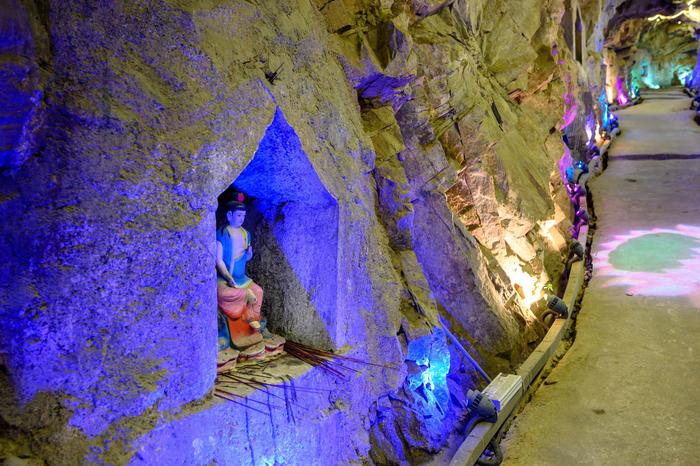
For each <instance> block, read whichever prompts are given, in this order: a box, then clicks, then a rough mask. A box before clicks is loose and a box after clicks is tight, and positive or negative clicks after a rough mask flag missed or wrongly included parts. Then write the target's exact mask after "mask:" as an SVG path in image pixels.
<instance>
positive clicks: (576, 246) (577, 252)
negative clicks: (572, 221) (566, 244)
mask: <svg viewBox="0 0 700 466" xmlns="http://www.w3.org/2000/svg"><path fill="white" fill-rule="evenodd" d="M570 248H571V252H572V253H573V254H574V256H576V257H577V258H578V260H582V259H583V255H584V254H585V249H584V247H583V244H581V243H580V242H578V241H577V240H573V241H572V242H571V246H570Z"/></svg>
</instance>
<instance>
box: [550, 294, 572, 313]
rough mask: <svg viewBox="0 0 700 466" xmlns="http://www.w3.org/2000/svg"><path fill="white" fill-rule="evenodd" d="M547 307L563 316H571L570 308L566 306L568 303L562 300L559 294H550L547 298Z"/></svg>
mask: <svg viewBox="0 0 700 466" xmlns="http://www.w3.org/2000/svg"><path fill="white" fill-rule="evenodd" d="M547 307H548V308H550V309H551V310H553V311H554V312H556V313H557V314H559V315H560V316H562V317H568V316H569V308H568V307H566V303H565V302H564V301H562V300H561V299H560V298H559V297H558V296H550V297H549V298H548V299H547Z"/></svg>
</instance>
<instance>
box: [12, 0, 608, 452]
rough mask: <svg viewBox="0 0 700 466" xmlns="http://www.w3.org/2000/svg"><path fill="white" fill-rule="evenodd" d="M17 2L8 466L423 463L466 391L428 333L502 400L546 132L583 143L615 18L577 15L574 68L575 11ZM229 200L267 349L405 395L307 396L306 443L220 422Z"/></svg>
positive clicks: (349, 386)
mask: <svg viewBox="0 0 700 466" xmlns="http://www.w3.org/2000/svg"><path fill="white" fill-rule="evenodd" d="M7 2H9V3H8V6H9V8H8V9H3V14H2V17H1V18H0V19H1V21H2V22H0V27H1V29H0V30H1V31H2V34H3V37H7V40H5V39H4V40H3V41H2V48H3V54H2V56H1V60H2V63H1V64H0V67H1V68H0V69H2V75H0V81H2V82H1V83H0V86H1V88H2V89H3V90H4V91H6V92H3V95H2V97H0V98H1V99H4V100H3V103H4V104H5V105H3V110H2V112H4V113H3V115H2V116H3V118H4V120H3V121H7V124H4V125H3V126H2V129H1V132H0V142H1V143H2V147H1V148H0V151H1V152H0V169H1V170H2V172H1V174H0V176H1V177H2V180H1V182H0V214H1V215H2V216H3V218H5V219H8V220H9V221H5V222H3V223H2V226H1V227H0V229H1V230H2V237H3V239H4V241H3V243H2V249H0V251H1V254H2V259H3V263H6V264H8V265H7V267H6V268H5V269H4V270H3V271H2V272H1V274H2V275H1V276H2V288H1V289H2V295H1V296H2V302H3V306H2V315H1V318H2V327H1V328H2V333H1V334H0V338H1V339H0V349H1V351H2V355H3V363H4V367H5V368H6V371H5V372H4V373H3V377H4V379H3V383H2V384H1V385H2V389H3V395H4V396H3V398H2V399H3V404H2V406H1V409H0V413H1V414H2V419H3V424H2V425H3V427H6V430H7V431H8V432H9V434H8V438H12V439H13V441H14V442H15V445H16V449H17V450H16V451H19V450H21V449H22V448H25V449H29V450H30V451H31V453H32V454H33V455H35V456H38V457H41V458H45V459H46V460H47V461H48V462H49V463H50V464H71V463H74V462H75V461H76V460H78V461H79V460H80V459H82V460H83V461H86V462H89V463H105V464H106V463H126V462H133V463H139V462H145V463H148V462H159V461H166V462H167V461H174V462H182V463H188V464H190V463H191V464H203V463H207V462H210V461H213V460H215V459H216V460H219V459H221V458H225V459H226V461H225V462H226V463H227V464H253V463H259V462H260V461H262V460H261V458H267V459H265V461H268V460H269V461H271V462H272V463H271V464H274V462H275V461H276V462H278V463H284V462H285V461H292V462H295V463H296V464H302V463H306V464H335V463H337V462H341V461H346V460H347V461H357V462H361V461H368V460H369V458H371V459H372V461H375V462H377V463H379V464H384V463H392V464H393V463H400V462H402V461H409V462H415V461H419V460H421V459H425V458H427V457H429V456H430V455H432V454H434V453H436V452H437V451H438V450H439V449H440V448H441V447H442V446H443V445H444V443H445V441H446V439H447V437H448V435H449V434H450V431H451V429H452V426H453V425H455V423H460V422H462V421H464V419H463V417H464V408H465V401H464V393H463V391H464V388H465V387H472V386H474V385H475V384H476V381H477V379H476V376H475V375H474V371H473V368H471V367H469V366H465V365H463V364H462V362H461V361H460V360H459V358H460V356H459V355H458V353H455V352H454V348H450V349H449V352H450V353H449V355H447V353H446V351H448V350H446V349H445V348H444V344H443V343H444V335H443V334H442V333H441V332H436V331H435V330H434V329H435V328H436V327H439V326H440V323H439V316H441V317H442V318H443V319H444V320H445V321H446V322H448V324H449V326H450V327H451V330H452V332H454V333H455V334H456V335H457V336H458V338H460V339H461V340H462V342H463V343H464V345H465V346H466V347H467V349H468V350H469V351H471V352H472V353H473V354H474V355H475V356H476V358H477V359H478V360H479V361H480V362H481V363H482V364H483V365H484V367H485V368H486V370H487V371H489V372H490V373H492V374H493V375H495V374H496V373H497V372H499V371H504V372H505V371H511V370H513V368H515V367H516V366H517V365H518V363H519V362H520V361H522V360H523V359H524V358H525V357H526V356H527V354H528V353H529V351H530V349H531V348H533V347H534V346H535V345H536V344H537V342H538V339H539V338H540V337H541V336H542V335H543V333H544V328H543V327H542V325H541V324H540V323H539V321H538V320H537V318H536V316H537V315H538V314H539V313H541V312H542V310H543V303H542V300H541V299H540V298H541V297H542V296H543V291H544V289H545V287H547V285H551V286H552V287H556V283H557V282H558V280H559V277H560V275H561V273H562V268H563V266H562V265H561V264H562V258H563V256H562V254H563V253H565V246H566V243H567V238H568V237H569V236H568V235H569V234H568V232H567V229H568V227H569V226H570V219H571V218H572V212H571V208H570V204H569V200H568V198H567V196H566V192H565V190H564V188H563V184H562V178H561V176H560V173H559V170H558V162H559V159H560V157H561V156H562V153H564V151H565V147H564V145H563V143H562V141H561V134H560V131H559V130H560V129H562V128H563V126H564V125H565V123H566V122H565V120H562V115H566V114H571V116H572V118H576V119H578V120H577V121H584V120H585V119H586V118H588V117H589V115H590V114H591V112H592V111H593V110H592V109H593V104H592V103H591V102H593V101H594V100H595V99H591V98H590V96H591V95H593V96H594V97H595V98H597V96H598V95H599V94H600V92H601V91H602V87H603V86H602V78H601V73H600V69H599V68H598V67H597V65H596V62H595V61H596V59H599V57H600V54H601V53H602V51H601V49H600V46H601V44H602V43H603V39H602V37H603V31H604V27H603V26H602V25H601V22H602V23H605V22H607V20H608V19H609V18H610V17H612V15H608V16H606V14H607V13H606V12H608V11H609V10H610V6H609V5H608V6H607V7H602V8H601V7H595V6H592V3H594V2H581V3H582V5H581V6H580V8H581V13H580V14H581V15H582V21H583V22H584V23H585V31H592V32H591V33H590V39H589V40H588V41H585V40H583V41H582V43H583V44H587V49H586V50H583V53H582V56H583V57H586V59H585V60H584V61H583V62H581V61H580V62H577V61H576V60H575V57H574V53H573V51H571V50H569V49H568V48H567V47H566V46H565V42H566V41H565V38H564V33H563V30H562V28H561V22H562V18H563V17H564V15H565V12H566V11H567V8H568V9H571V8H572V5H573V4H571V3H570V2H568V1H567V2H564V1H563V0H550V1H547V2H537V1H534V0H521V1H518V2H505V1H495V2H486V1H479V2H473V1H469V2H467V1H464V0H457V1H448V2H442V1H429V0H414V1H386V0H382V1H370V0H366V1H362V0H330V1H319V0H315V1H313V2H296V1H293V0H282V1H276V2H243V1H237V0H231V1H223V2H222V1H216V2H215V1H209V0H162V1H159V2H121V3H118V4H112V3H109V2H107V3H94V2H69V3H66V2H54V1H51V0H45V1H44V0H36V1H31V0H24V1H20V0H6V3H7ZM575 5H578V3H577V4H575ZM575 5H574V6H575ZM574 9H575V8H574ZM5 10H6V11H8V12H9V11H11V12H12V13H11V14H6V13H4V11H5ZM576 11H578V10H576ZM584 35H585V34H584ZM584 39H585V37H584ZM586 95H588V101H587V102H588V104H586V103H585V102H584V100H585V96H586ZM577 102H580V103H577ZM567 112H568V113H567ZM576 128H577V129H576V130H575V131H574V132H573V133H571V134H572V135H573V134H574V133H575V132H578V136H577V137H580V138H581V137H583V136H581V133H582V131H583V126H582V125H579V126H576ZM569 131H570V132H571V131H572V130H569ZM572 137H573V136H572ZM232 184H233V186H234V187H236V188H237V189H239V190H241V191H243V192H245V193H246V194H247V195H248V196H249V198H250V202H251V214H250V215H249V219H248V221H247V222H248V223H247V224H246V226H247V227H248V228H249V229H250V230H251V231H252V232H253V238H254V240H253V247H254V250H255V251H256V253H255V259H254V261H253V262H252V264H251V265H252V266H251V275H253V277H254V278H255V279H256V280H257V281H258V282H259V283H260V284H261V285H262V286H263V288H264V289H265V290H266V295H265V296H266V298H265V301H264V303H263V306H264V307H263V310H264V312H266V313H267V314H268V316H269V318H270V327H271V328H273V329H274V330H276V331H278V332H280V333H282V334H284V336H286V337H287V338H289V339H291V340H296V341H300V342H303V343H307V344H313V345H315V346H318V347H323V348H324V349H330V350H333V351H342V352H346V353H347V354H351V355H353V356H354V357H357V358H361V359H363V360H365V361H367V362H371V363H380V364H382V365H390V366H394V367H396V368H400V369H399V370H388V371H387V370H383V369H377V368H372V367H373V366H368V368H367V369H364V370H362V371H360V373H359V374H358V375H356V376H354V377H352V378H351V379H350V380H349V381H348V382H347V383H336V382H332V381H329V380H327V379H326V378H324V377H325V376H324V375H323V374H320V373H319V372H318V369H312V370H311V371H310V372H309V373H308V374H307V375H304V376H303V377H302V378H300V379H299V380H301V381H306V382H308V383H310V384H312V385H313V384H317V383H323V384H330V388H329V389H328V393H329V394H328V395H327V396H325V397H322V398H319V397H307V398H306V401H307V402H308V403H306V405H307V408H308V411H305V413H306V414H303V415H299V414H298V415H297V417H298V419H299V420H298V423H297V424H296V425H288V424H285V416H284V415H282V414H280V413H275V414H272V413H270V416H269V419H268V418H265V417H262V418H261V417H259V416H258V417H256V416H249V414H250V412H249V411H248V409H247V408H245V407H243V408H240V407H238V406H237V405H231V404H226V403H223V405H222V402H221V401H217V400H214V399H212V398H211V392H212V387H213V383H214V378H215V359H216V291H215V282H216V277H215V272H214V250H215V233H214V232H215V224H216V219H215V211H216V207H217V197H218V196H219V195H220V194H221V193H222V192H225V191H226V190H227V189H229V188H230V186H231V185H232ZM436 335H443V336H442V337H437V336H436ZM440 338H442V339H443V340H440ZM426 339H428V340H426ZM426 341H430V342H431V343H430V344H428V347H429V348H432V349H430V350H426V351H428V353H426V354H429V355H435V356H434V357H435V358H438V359H439V360H440V361H442V363H441V364H443V365H442V366H441V367H442V369H441V372H440V375H439V377H441V378H442V379H444V380H442V379H441V380H442V382H441V383H442V385H440V387H442V388H441V390H443V389H444V390H448V392H449V393H450V394H451V395H452V396H451V397H449V398H444V397H442V396H441V397H438V398H439V399H437V401H434V402H433V401H431V402H430V403H427V402H424V401H421V399H420V398H419V397H417V395H416V393H417V392H415V390H416V385H415V383H416V382H415V381H416V380H422V379H420V377H419V378H418V379H416V378H415V373H411V370H416V371H419V373H420V371H425V370H427V369H425V366H424V365H423V366H422V367H418V366H421V364H419V363H417V362H416V361H419V362H420V361H422V356H416V355H415V353H416V351H417V350H416V349H415V348H419V347H420V348H424V347H425V345H426V343H425V342H426ZM441 341H442V342H441ZM431 345H432V346H431ZM412 354H413V356H411V355H412ZM426 357H427V358H428V359H430V358H431V357H433V356H426ZM411 358H413V359H411ZM406 360H408V361H409V362H407V363H406V364H404V362H405V361H406ZM444 361H447V366H446V367H445V366H444ZM450 361H452V362H451V363H450ZM416 367H418V368H416ZM411 368H413V369H411ZM443 369H444V370H443ZM407 370H408V372H409V373H411V374H413V375H410V374H409V375H408V376H407ZM436 377H437V375H436ZM424 385H425V384H424ZM424 385H420V386H418V389H420V390H424V391H425V390H426V389H427V390H428V391H429V392H431V393H432V391H433V389H434V387H433V386H432V385H430V384H429V385H430V386H428V385H425V386H424ZM426 393H427V392H426ZM258 395H259V393H258ZM431 396H432V395H431ZM258 401H260V400H258ZM426 403H427V404H426ZM438 405H439V410H440V415H439V416H438V417H433V418H431V419H432V420H428V419H429V416H427V415H426V412H425V411H424V410H423V408H425V409H429V410H434V409H438V408H436V406H438ZM431 412H432V411H431ZM35 413H40V414H35ZM319 413H321V414H319ZM286 422H287V423H288V422H289V419H288V418H287V419H286ZM282 424H284V426H283V425H282ZM204 426H206V427H204ZM270 426H272V431H269V429H270ZM243 431H245V432H246V433H247V436H243V434H242V432H243ZM251 432H252V433H254V435H252V436H251ZM270 436H272V437H273V438H274V441H273V440H271V438H270ZM307 438H317V439H319V440H318V441H319V442H322V441H327V442H329V443H327V446H328V448H326V447H323V448H321V450H318V451H316V450H311V449H306V450H305V449H299V448H298V446H299V445H303V444H304V443H305V439H307ZM173 439H179V440H177V441H175V440H173ZM168 442H170V443H168ZM173 442H174V443H173ZM171 444H172V445H171ZM175 444H177V445H178V447H177V448H175V447H174V445H175ZM17 445H18V446H17ZM168 445H171V446H172V448H171V447H168ZM331 447H332V448H331ZM241 449H242V450H244V451H245V452H246V453H245V454H242V455H238V454H236V453H235V451H237V450H241ZM23 451H24V450H23ZM166 451H167V453H166ZM255 451H257V452H258V456H257V457H256V456H255V454H254V452H255ZM261 452H263V453H261ZM249 453H252V454H249ZM329 455H330V456H329ZM319 456H320V457H322V458H326V459H328V460H329V461H330V463H328V462H324V461H322V460H319ZM256 458H257V459H256ZM315 461H316V462H315ZM318 461H321V462H320V463H319V462H318Z"/></svg>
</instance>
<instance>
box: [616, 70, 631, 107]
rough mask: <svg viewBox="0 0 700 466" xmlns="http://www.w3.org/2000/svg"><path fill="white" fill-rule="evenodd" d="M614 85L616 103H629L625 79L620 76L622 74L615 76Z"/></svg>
mask: <svg viewBox="0 0 700 466" xmlns="http://www.w3.org/2000/svg"><path fill="white" fill-rule="evenodd" d="M615 85H616V87H617V103H618V104H620V105H627V104H629V103H630V98H629V96H628V95H627V91H626V90H625V81H624V79H623V78H622V76H618V77H617V82H616V84H615Z"/></svg>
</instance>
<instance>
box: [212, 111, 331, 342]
mask: <svg viewBox="0 0 700 466" xmlns="http://www.w3.org/2000/svg"><path fill="white" fill-rule="evenodd" d="M227 191H228V192H233V191H237V192H242V193H244V194H245V195H246V196H247V197H248V201H247V203H248V214H247V216H246V221H245V223H244V227H245V228H246V229H247V230H248V231H250V232H251V234H252V247H253V251H254V254H253V258H252V260H251V261H250V262H249V263H248V275H249V276H250V277H251V278H252V279H253V280H254V281H255V282H256V283H258V284H259V285H260V286H261V287H262V288H263V290H264V298H263V304H262V312H263V314H264V315H265V316H266V317H267V319H268V327H269V329H270V330H271V331H272V332H274V333H278V334H281V335H282V336H284V337H286V338H288V339H291V340H294V341H298V342H300V343H304V344H309V345H312V346H315V347H320V348H334V347H335V346H336V345H335V341H336V335H335V334H336V308H337V302H336V301H337V276H338V267H337V256H338V204H337V201H336V200H335V199H334V198H333V197H332V196H331V195H330V193H329V192H328V190H326V188H325V187H324V186H323V184H322V183H321V180H320V179H319V177H318V175H317V174H316V172H315V170H314V167H313V166H312V165H311V163H310V162H309V160H308V158H307V156H306V154H305V153H304V151H303V149H302V147H301V142H300V141H299V138H298V137H297V135H296V133H295V132H294V129H293V128H292V127H291V126H290V125H289V124H288V123H287V122H286V121H285V118H284V115H283V114H282V111H281V110H280V109H277V111H276V113H275V116H274V119H273V121H272V123H271V124H270V126H269V127H268V128H267V130H266V131H265V134H264V136H263V138H262V139H261V140H260V144H259V146H258V149H257V151H256V152H255V155H254V156H253V158H252V160H251V161H250V163H249V164H248V165H247V166H246V168H245V169H244V170H243V171H242V172H241V174H240V175H239V176H238V177H237V178H236V180H235V181H234V182H233V183H232V184H231V186H230V187H229V189H227ZM223 197H226V192H225V193H224V196H223Z"/></svg>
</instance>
